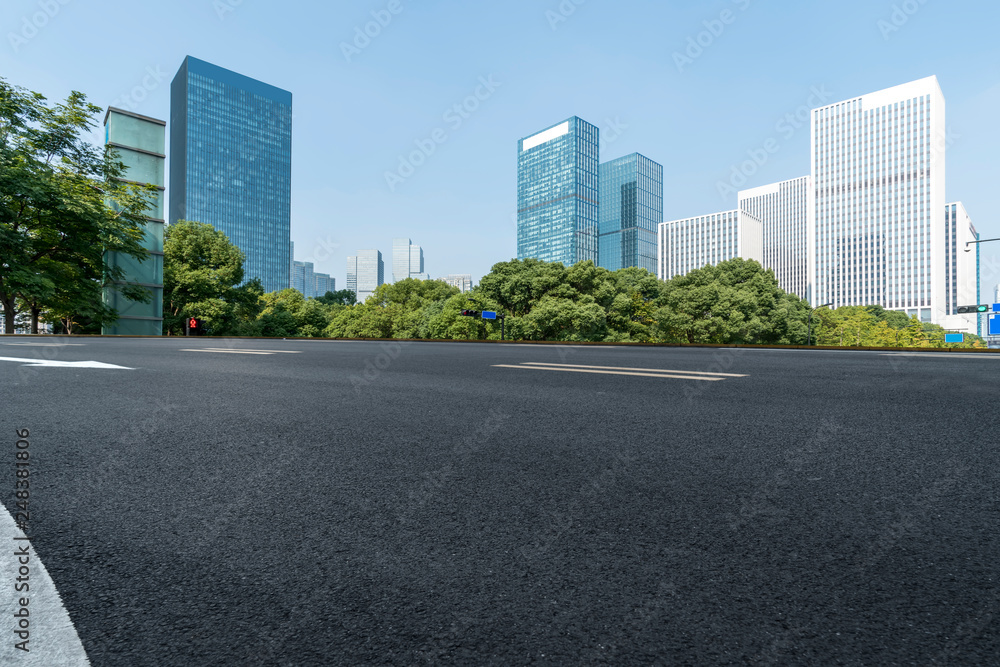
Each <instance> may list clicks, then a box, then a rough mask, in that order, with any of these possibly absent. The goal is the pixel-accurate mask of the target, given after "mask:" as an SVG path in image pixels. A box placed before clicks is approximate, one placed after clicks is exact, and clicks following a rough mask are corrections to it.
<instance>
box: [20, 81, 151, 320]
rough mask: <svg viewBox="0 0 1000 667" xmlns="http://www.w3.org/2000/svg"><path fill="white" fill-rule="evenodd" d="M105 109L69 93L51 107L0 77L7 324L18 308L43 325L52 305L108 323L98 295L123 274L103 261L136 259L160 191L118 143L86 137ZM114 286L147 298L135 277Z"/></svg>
mask: <svg viewBox="0 0 1000 667" xmlns="http://www.w3.org/2000/svg"><path fill="white" fill-rule="evenodd" d="M101 111H102V109H101V107H98V106H95V105H93V104H89V103H88V102H87V101H86V96H85V95H83V94H82V93H79V92H75V91H74V92H72V93H71V94H70V95H69V97H68V98H67V99H66V101H65V102H64V103H62V104H57V105H55V106H53V107H50V106H48V105H47V103H46V100H45V98H44V97H43V96H42V95H40V94H38V93H32V92H29V91H26V90H25V89H23V88H19V87H14V86H11V85H9V84H7V82H6V81H5V80H3V79H2V78H0V269H2V270H0V304H2V305H3V308H4V316H5V317H4V320H5V321H4V331H5V333H13V332H14V319H15V317H16V315H17V313H18V312H19V310H22V309H26V310H27V311H28V312H30V315H31V322H32V324H31V326H32V331H33V332H37V330H38V321H39V318H40V316H41V315H42V312H43V311H45V310H46V309H48V308H49V307H52V308H54V309H56V310H58V311H60V312H61V313H62V314H63V315H65V316H66V317H67V319H68V321H72V319H73V315H74V313H77V312H80V311H81V310H87V311H90V312H92V313H93V315H94V316H96V317H97V318H99V319H101V320H104V321H107V320H111V319H114V318H115V317H116V313H114V312H113V311H110V310H109V309H103V308H101V307H99V306H98V305H97V302H98V299H97V298H96V295H97V294H98V293H99V292H100V291H101V288H103V287H104V286H106V285H110V284H112V283H115V282H117V281H120V280H121V279H122V278H123V277H124V275H125V272H124V270H123V269H122V268H121V267H117V266H111V265H109V264H108V263H107V262H106V261H105V259H104V258H105V253H106V252H107V251H116V252H119V253H123V254H125V255H129V256H131V257H133V258H135V259H137V260H140V261H141V260H144V259H146V257H147V256H148V252H147V251H146V250H145V248H144V247H143V246H142V240H143V237H144V235H145V222H146V219H145V214H146V212H147V211H148V209H149V207H150V206H151V204H152V202H153V200H154V198H155V197H156V189H155V188H154V187H153V186H149V185H138V184H134V183H127V182H125V181H123V180H121V179H123V178H124V177H125V174H126V167H125V165H124V164H123V163H122V162H121V161H120V160H119V159H118V156H117V153H116V151H115V150H114V149H113V148H105V149H101V148H99V147H95V146H93V145H91V144H89V143H87V142H86V141H85V140H84V139H83V135H85V134H86V133H88V132H89V131H91V130H92V129H93V128H94V127H95V126H96V121H95V119H94V117H95V116H96V115H97V114H99V113H100V112H101ZM117 289H118V290H119V291H120V292H121V293H122V294H123V295H124V296H125V297H126V298H130V299H134V300H148V298H149V292H148V290H146V289H145V288H143V287H141V286H139V285H120V286H117Z"/></svg>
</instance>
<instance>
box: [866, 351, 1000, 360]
mask: <svg viewBox="0 0 1000 667" xmlns="http://www.w3.org/2000/svg"><path fill="white" fill-rule="evenodd" d="M882 356H883V357H935V358H937V359H1000V354H983V353H981V352H979V353H976V352H973V353H968V352H964V353H963V352H956V353H954V354H935V353H933V352H885V353H883V354H882Z"/></svg>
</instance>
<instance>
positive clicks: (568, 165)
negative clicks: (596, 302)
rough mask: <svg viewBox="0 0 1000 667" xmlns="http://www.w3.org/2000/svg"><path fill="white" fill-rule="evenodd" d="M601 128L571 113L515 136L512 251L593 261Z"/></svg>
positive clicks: (566, 260)
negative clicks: (531, 132) (535, 131)
mask: <svg viewBox="0 0 1000 667" xmlns="http://www.w3.org/2000/svg"><path fill="white" fill-rule="evenodd" d="M599 133H600V131H599V130H598V129H597V127H596V126H594V125H591V124H590V123H588V122H586V121H585V120H582V119H580V118H577V117H576V116H573V117H572V118H570V119H568V120H565V121H563V122H562V123H559V124H558V125H553V126H552V127H550V128H548V129H546V130H543V131H542V132H539V133H538V134H534V135H532V136H530V137H526V138H524V139H521V140H519V141H518V142H517V149H518V157H517V257H518V259H527V258H529V257H533V258H535V259H540V260H544V261H546V262H562V263H563V264H564V265H566V266H571V265H573V264H576V263H577V262H582V261H585V260H590V261H592V262H594V263H595V264H596V263H597V261H598V207H599V201H600V200H599V196H600V193H599V192H598V179H599V163H600V155H599V150H598V144H599V138H600V137H599Z"/></svg>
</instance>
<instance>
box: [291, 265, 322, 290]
mask: <svg viewBox="0 0 1000 667" xmlns="http://www.w3.org/2000/svg"><path fill="white" fill-rule="evenodd" d="M292 289H297V290H298V291H300V292H302V294H303V296H305V297H306V298H307V299H308V298H309V297H311V296H316V293H315V290H316V274H315V273H314V272H313V263H312V262H292Z"/></svg>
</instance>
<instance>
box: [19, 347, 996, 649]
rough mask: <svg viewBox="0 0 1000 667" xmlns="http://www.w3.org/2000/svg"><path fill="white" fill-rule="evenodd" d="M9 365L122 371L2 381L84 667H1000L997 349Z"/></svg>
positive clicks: (364, 354)
mask: <svg viewBox="0 0 1000 667" xmlns="http://www.w3.org/2000/svg"><path fill="white" fill-rule="evenodd" d="M28 342H31V343H39V342H42V343H50V344H51V343H60V342H61V343H73V344H74V345H72V346H60V347H40V346H37V345H22V343H28ZM11 343H16V345H12V344H11ZM205 348H219V349H220V350H222V351H202V350H204V349H205ZM188 350H199V351H188ZM233 350H236V351H241V350H257V351H275V353H274V354H263V353H258V354H240V353H234V352H233ZM0 357H5V358H15V359H17V358H32V359H47V360H50V361H54V362H58V363H62V362H75V361H98V362H102V363H105V364H113V365H118V366H124V367H127V368H128V369H129V370H121V369H109V368H81V367H72V366H53V367H26V366H24V365H23V362H18V361H0V405H2V406H3V410H2V411H0V423H2V432H3V434H4V436H3V439H2V440H0V497H2V498H3V501H4V504H5V505H6V507H7V509H8V510H9V511H10V512H11V513H12V514H13V513H14V511H15V506H14V502H15V500H14V496H13V493H14V481H15V477H14V475H15V472H14V469H15V468H14V452H15V444H14V441H15V435H14V430H15V429H30V432H31V457H32V458H31V465H32V487H31V501H32V510H33V511H32V521H31V527H32V532H33V533H34V535H35V537H34V547H35V551H36V553H37V555H38V556H39V557H40V558H41V560H42V561H43V562H44V564H45V566H46V568H47V569H48V572H49V573H50V574H51V577H52V580H53V581H54V583H55V586H56V588H58V590H59V593H60V594H61V596H62V600H63V602H64V604H65V608H66V610H67V611H68V612H69V616H70V618H71V619H72V621H73V623H74V624H75V627H76V630H77V633H78V635H79V638H80V641H81V642H82V645H83V647H84V649H85V650H86V652H87V655H88V656H89V658H90V661H91V662H92V664H94V665H128V666H130V667H131V666H137V665H158V666H160V665H185V666H187V665H341V664H343V665H383V664H388V665H420V664H443V665H527V664H538V665H588V664H614V665H626V664H629V665H631V664H669V665H722V664H726V665H729V664H732V665H740V664H780V665H785V664H795V665H987V664H994V665H995V664H1000V657H998V656H1000V492H998V488H1000V425H998V415H1000V413H998V407H1000V400H998V399H1000V389H998V387H1000V384H998V379H1000V356H998V355H991V356H989V357H981V356H977V357H955V356H948V355H941V356H888V355H885V354H880V353H874V352H830V351H826V352H824V351H802V352H796V351H770V350H704V349H663V348H622V347H619V348H611V347H601V348H577V347H569V346H560V347H551V346H517V345H504V346H500V345H482V344H458V343H454V344H452V343H448V344H408V345H403V346H400V347H391V346H386V345H385V344H379V343H366V342H332V341H287V342H283V341H259V340H245V341H219V340H208V339H163V340H139V339H123V340H114V339H72V340H71V339H55V338H46V339H29V338H22V337H18V338H13V337H0ZM556 365H559V366H556ZM511 366H512V367H511ZM594 367H599V368H594ZM567 369H572V370H567ZM618 369H631V370H626V371H620V370H618ZM636 369H654V370H659V371H664V370H667V371H675V372H674V373H666V374H664V373H655V372H650V371H649V370H636ZM576 371H586V372H576ZM595 371H596V372H595ZM623 372H624V373H633V374H619V373H623ZM723 373H724V374H727V375H721V374H723ZM671 376H673V377H671ZM688 378H701V379H688ZM3 480H6V481H3ZM2 548H3V549H6V548H7V547H6V546H3V547H2ZM9 587H10V584H9V583H8V582H0V589H7V588H9ZM4 617H5V618H7V619H8V620H7V621H5V622H4V623H3V627H0V631H2V632H0V641H4V642H12V639H11V633H10V631H9V629H8V627H9V626H10V625H11V621H10V616H9V614H8V613H7V612H6V611H5V612H4ZM33 641H35V642H38V643H39V644H40V643H44V642H45V641H47V640H46V637H44V636H35V637H33ZM53 641H54V640H53ZM36 645H38V644H36Z"/></svg>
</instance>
